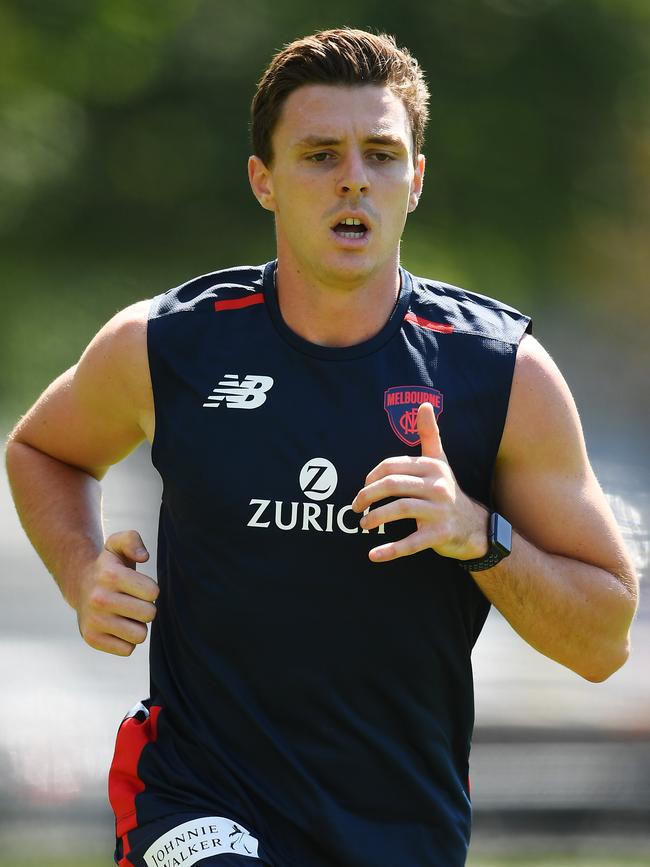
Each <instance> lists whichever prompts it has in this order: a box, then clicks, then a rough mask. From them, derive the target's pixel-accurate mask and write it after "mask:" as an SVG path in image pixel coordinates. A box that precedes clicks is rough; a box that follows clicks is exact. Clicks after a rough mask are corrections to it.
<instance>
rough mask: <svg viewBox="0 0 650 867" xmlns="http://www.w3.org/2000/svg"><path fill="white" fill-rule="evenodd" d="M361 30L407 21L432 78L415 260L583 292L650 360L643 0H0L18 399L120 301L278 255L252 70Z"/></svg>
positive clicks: (393, 27) (0, 276)
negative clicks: (251, 136) (252, 167)
mask: <svg viewBox="0 0 650 867" xmlns="http://www.w3.org/2000/svg"><path fill="white" fill-rule="evenodd" d="M346 24H347V25H351V26H359V27H365V28H371V29H375V30H383V31H387V32H390V33H394V34H395V35H396V36H397V39H398V41H399V42H400V43H401V44H405V45H408V46H409V48H410V49H411V50H412V51H413V52H414V53H415V55H416V56H417V57H418V58H419V59H420V62H421V63H422V65H423V67H424V69H425V71H426V73H427V76H428V79H429V82H430V86H431V91H432V106H431V108H432V112H431V115H432V117H431V123H430V127H429V131H428V138H427V144H426V153H427V156H428V174H427V183H426V194H425V196H424V197H423V199H422V203H421V205H420V208H419V210H418V213H417V214H416V215H415V216H414V217H413V218H412V220H411V224H410V226H409V228H408V230H407V233H406V237H405V242H404V248H403V258H404V261H405V264H407V266H409V267H410V268H412V270H415V271H419V272H424V273H429V274H431V275H434V276H438V277H440V278H441V279H446V280H448V281H450V282H457V283H461V284H464V285H467V286H468V287H470V288H473V289H475V290H477V291H482V292H485V293H486V294H493V295H497V296H499V297H502V298H504V299H506V300H509V301H510V302H511V303H514V304H518V305H520V306H523V307H524V308H526V309H532V310H533V311H535V310H536V309H540V308H542V307H543V306H544V304H546V303H547V302H549V303H550V302H552V303H555V302H559V301H562V302H565V301H568V300H570V301H571V304H575V305H577V306H578V307H579V306H580V305H581V304H582V305H584V304H587V305H588V307H589V310H590V311H591V312H590V314H589V315H591V316H592V317H595V320H596V321H598V322H602V323H603V325H604V324H606V325H607V327H608V329H609V330H610V331H613V332H614V337H616V336H618V338H619V339H620V340H621V342H622V343H624V344H625V346H626V351H627V352H628V353H630V354H631V355H632V356H633V357H634V359H635V361H636V364H637V365H639V364H641V365H645V366H646V369H647V365H648V360H649V356H648V346H647V343H648V342H647V339H646V337H645V329H644V328H643V327H642V326H643V324H645V325H646V326H647V324H648V323H649V320H650V300H649V293H648V290H647V275H648V273H649V270H650V269H649V266H650V255H649V253H648V250H649V249H650V245H649V244H648V235H649V232H648V230H649V228H650V105H649V103H648V88H649V85H650V4H648V3H647V2H646V0H582V2H580V3H575V2H569V0H432V2H429V3H420V2H417V3H416V2H414V0H404V2H402V3H400V4H381V3H380V2H379V0H357V2H356V3H355V4H350V3H343V2H341V0H331V2H330V3H329V4H327V6H326V8H322V7H320V6H317V7H313V6H302V5H299V4H298V3H297V2H296V0H274V2H273V3H270V2H269V0H239V2H238V3H236V4H232V3H226V2H224V0H156V2H155V3H154V2H153V0H139V2H137V3H134V2H132V0H57V2H56V3H51V2H50V0H3V2H2V5H0V254H1V258H2V266H1V272H0V280H1V282H0V293H1V300H2V308H3V312H4V316H3V317H2V326H1V328H2V333H1V334H0V336H1V338H2V339H1V340H0V377H1V378H0V394H1V395H2V401H3V403H4V405H5V407H8V406H9V407H13V406H14V404H15V403H16V396H17V395H20V399H19V400H18V402H19V403H23V404H24V402H25V399H26V398H27V400H31V398H32V397H33V396H34V393H35V392H36V391H37V390H39V389H40V388H41V387H42V386H43V385H44V384H45V382H46V381H47V380H48V379H49V378H50V377H51V375H52V371H53V370H56V369H60V368H61V367H64V366H65V365H67V364H70V363H72V362H73V361H74V360H75V358H76V356H77V355H78V353H79V351H80V349H81V348H82V347H83V345H84V344H85V342H86V341H87V339H88V337H89V336H90V334H91V333H92V331H94V329H95V328H96V327H97V325H98V324H99V323H100V322H101V321H102V320H104V319H105V318H106V317H107V316H109V315H110V314H111V313H112V312H113V311H114V310H115V309H116V308H117V307H119V306H123V305H124V304H126V303H128V302H129V301H131V300H135V299H136V298H139V297H143V296H146V295H149V294H152V293H154V292H156V291H159V290H161V289H163V288H165V287H167V286H168V285H172V284H173V283H174V282H177V281H180V280H182V279H185V278H186V277H189V276H191V275H193V274H195V273H200V272H201V271H206V270H211V269H214V268H218V267H223V266H226V265H229V264H233V263H237V262H258V261H264V260H266V259H268V258H271V256H272V255H273V233H272V224H271V222H270V218H269V215H268V214H266V213H265V212H263V211H262V210H261V209H260V208H259V207H258V206H257V203H256V202H255V201H254V199H253V197H252V195H251V194H250V191H249V189H248V184H247V181H246V175H245V171H246V158H247V156H248V153H249V144H248V111H249V104H250V100H251V97H252V94H253V92H254V89H255V83H256V81H257V79H258V77H259V76H260V74H261V72H262V71H263V69H264V67H265V66H266V64H267V63H268V61H269V59H270V57H271V55H272V54H273V52H274V51H275V50H276V49H278V48H279V47H281V46H282V45H283V44H284V43H285V42H287V41H289V40H291V39H293V38H295V37H298V36H301V35H304V34H305V33H307V32H310V31H313V30H315V29H320V28H323V27H331V26H341V25H346ZM632 318H633V321H634V322H635V323H636V324H637V326H638V327H636V328H634V329H632V328H631V323H630V319H632ZM617 332H618V333H617ZM36 340H38V344H37V345H38V353H34V352H30V354H29V356H27V355H26V353H27V352H29V351H30V349H32V348H33V347H34V345H36V344H35V341H36Z"/></svg>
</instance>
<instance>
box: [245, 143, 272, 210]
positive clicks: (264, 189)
mask: <svg viewBox="0 0 650 867" xmlns="http://www.w3.org/2000/svg"><path fill="white" fill-rule="evenodd" d="M248 180H249V181H250V185H251V189H252V190H253V195H254V196H255V198H256V199H257V201H258V202H259V203H260V205H261V206H262V207H263V208H266V210H267V211H275V198H274V196H273V182H272V179H271V172H270V171H269V169H267V167H266V166H265V165H264V163H263V162H262V160H261V159H260V158H259V157H256V156H254V155H253V156H251V157H249V158H248Z"/></svg>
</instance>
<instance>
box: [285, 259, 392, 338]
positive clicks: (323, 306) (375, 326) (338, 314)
mask: <svg viewBox="0 0 650 867" xmlns="http://www.w3.org/2000/svg"><path fill="white" fill-rule="evenodd" d="M275 280H276V291H277V295H278V304H279V307H280V312H281V314H282V318H283V319H284V321H285V323H286V324H287V325H288V326H289V328H291V330H292V331H294V332H295V333H296V334H298V335H299V336H300V337H302V338H304V339H305V340H308V341H309V342H310V343H316V344H318V345H319V346H331V347H337V346H354V345H355V344H357V343H363V341H365V340H369V339H370V338H371V337H374V335H375V334H377V333H378V332H379V331H381V329H382V328H383V327H384V325H385V324H386V323H387V322H388V320H389V318H390V316H391V313H392V312H393V309H394V308H395V304H396V303H397V299H398V298H399V291H400V274H399V260H398V258H397V257H396V259H395V260H394V261H393V262H391V263H390V267H384V268H382V269H381V270H379V271H378V272H377V273H376V274H374V275H371V276H370V277H369V278H367V279H364V280H363V281H359V282H358V283H357V282H355V281H350V282H349V283H344V282H343V281H337V282H336V283H334V282H332V283H330V282H328V281H326V280H320V279H318V278H317V277H314V276H313V274H310V275H309V277H306V276H305V275H304V273H303V272H302V271H301V269H300V267H291V266H290V265H289V264H288V263H287V262H286V260H283V259H282V257H281V256H279V257H278V267H277V271H276V276H275Z"/></svg>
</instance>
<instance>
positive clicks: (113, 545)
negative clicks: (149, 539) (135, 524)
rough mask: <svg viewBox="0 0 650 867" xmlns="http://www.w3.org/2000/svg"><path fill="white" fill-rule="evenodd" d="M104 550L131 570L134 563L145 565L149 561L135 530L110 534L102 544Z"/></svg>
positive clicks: (140, 537) (147, 553) (139, 536)
mask: <svg viewBox="0 0 650 867" xmlns="http://www.w3.org/2000/svg"><path fill="white" fill-rule="evenodd" d="M104 548H106V550H107V551H110V552H111V553H112V554H115V555H116V556H117V557H119V558H120V560H121V561H122V562H123V563H124V565H125V566H130V567H131V568H134V566H135V563H145V562H146V561H147V560H148V559H149V552H148V551H147V549H146V548H145V546H144V542H143V541H142V536H141V535H140V534H139V533H138V532H137V530H123V531H122V532H119V533H112V534H111V535H110V536H109V537H108V538H107V539H106V541H105V542H104Z"/></svg>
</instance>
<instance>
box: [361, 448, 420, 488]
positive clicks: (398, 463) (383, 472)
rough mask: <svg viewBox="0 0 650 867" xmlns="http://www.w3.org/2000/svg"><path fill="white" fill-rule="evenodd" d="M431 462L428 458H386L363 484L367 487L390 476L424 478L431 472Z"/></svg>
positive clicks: (403, 456)
mask: <svg viewBox="0 0 650 867" xmlns="http://www.w3.org/2000/svg"><path fill="white" fill-rule="evenodd" d="M432 460H434V459H432V458H428V457H417V458H412V457H409V456H408V455H400V456H399V457H395V458H386V459H385V460H383V461H382V462H381V463H380V464H377V466H376V467H375V468H374V469H372V470H371V471H370V472H369V473H368V475H367V476H366V480H365V484H366V485H369V484H371V483H372V482H376V481H378V480H379V479H383V478H384V477H385V476H390V475H401V476H420V478H424V477H425V476H426V475H428V474H429V473H430V472H431V466H432V464H431V462H432Z"/></svg>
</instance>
